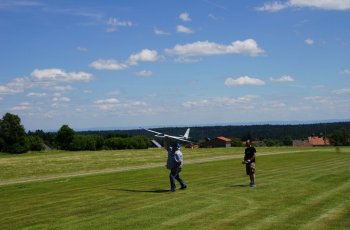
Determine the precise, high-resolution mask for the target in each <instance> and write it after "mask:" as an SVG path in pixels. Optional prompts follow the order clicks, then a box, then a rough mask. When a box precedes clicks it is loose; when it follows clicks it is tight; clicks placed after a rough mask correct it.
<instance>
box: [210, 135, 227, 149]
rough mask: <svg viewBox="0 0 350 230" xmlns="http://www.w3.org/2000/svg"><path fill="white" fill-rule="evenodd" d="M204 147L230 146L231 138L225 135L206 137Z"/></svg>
mask: <svg viewBox="0 0 350 230" xmlns="http://www.w3.org/2000/svg"><path fill="white" fill-rule="evenodd" d="M205 147H207V148H217V147H226V148H229V147H231V139H230V138H227V137H223V136H220V137H216V138H214V139H207V141H206V142H205Z"/></svg>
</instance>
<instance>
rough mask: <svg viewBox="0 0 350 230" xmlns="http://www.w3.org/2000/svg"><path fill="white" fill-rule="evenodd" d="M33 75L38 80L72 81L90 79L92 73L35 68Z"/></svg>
mask: <svg viewBox="0 0 350 230" xmlns="http://www.w3.org/2000/svg"><path fill="white" fill-rule="evenodd" d="M31 75H32V77H33V78H34V79H35V80H37V81H49V82H71V81H85V82H86V81H90V80H92V78H93V77H92V75H91V74H89V73H85V72H66V71H64V70H62V69H56V68H53V69H35V70H34V71H33V72H32V74H31Z"/></svg>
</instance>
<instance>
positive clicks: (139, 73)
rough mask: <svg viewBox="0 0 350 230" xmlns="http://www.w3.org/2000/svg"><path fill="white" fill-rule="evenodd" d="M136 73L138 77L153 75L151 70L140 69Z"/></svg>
mask: <svg viewBox="0 0 350 230" xmlns="http://www.w3.org/2000/svg"><path fill="white" fill-rule="evenodd" d="M136 75H137V76H140V77H150V76H152V75H153V72H152V71H150V70H141V71H139V72H137V73H136Z"/></svg>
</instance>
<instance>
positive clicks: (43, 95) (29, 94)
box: [27, 92, 47, 97]
mask: <svg viewBox="0 0 350 230" xmlns="http://www.w3.org/2000/svg"><path fill="white" fill-rule="evenodd" d="M46 95H47V94H46V93H34V92H30V93H28V94H27V97H45V96H46Z"/></svg>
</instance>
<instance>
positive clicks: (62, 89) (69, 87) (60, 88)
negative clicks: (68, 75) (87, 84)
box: [51, 85, 73, 91]
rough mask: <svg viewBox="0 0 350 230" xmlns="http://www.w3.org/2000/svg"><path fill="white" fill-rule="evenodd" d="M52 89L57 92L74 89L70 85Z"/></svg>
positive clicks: (57, 86)
mask: <svg viewBox="0 0 350 230" xmlns="http://www.w3.org/2000/svg"><path fill="white" fill-rule="evenodd" d="M51 89H52V90H55V91H68V90H73V87H72V86H70V85H66V86H60V85H56V86H53V87H52V88H51Z"/></svg>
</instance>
